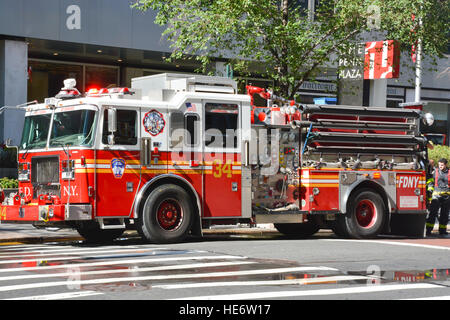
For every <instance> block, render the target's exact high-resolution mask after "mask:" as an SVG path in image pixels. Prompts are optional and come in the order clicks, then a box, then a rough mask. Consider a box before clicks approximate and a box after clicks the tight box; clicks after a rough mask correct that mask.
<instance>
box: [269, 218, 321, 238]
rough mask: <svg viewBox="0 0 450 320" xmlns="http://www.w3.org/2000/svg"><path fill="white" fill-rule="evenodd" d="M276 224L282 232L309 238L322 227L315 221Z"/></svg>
mask: <svg viewBox="0 0 450 320" xmlns="http://www.w3.org/2000/svg"><path fill="white" fill-rule="evenodd" d="M274 226H275V228H276V229H277V230H278V231H279V232H280V233H282V234H284V235H287V236H290V237H296V238H308V237H310V236H312V235H313V234H315V233H316V232H317V231H319V229H320V226H319V225H318V224H317V223H315V222H314V221H307V222H304V223H275V224H274Z"/></svg>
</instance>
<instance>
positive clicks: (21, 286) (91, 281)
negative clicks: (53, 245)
mask: <svg viewBox="0 0 450 320" xmlns="http://www.w3.org/2000/svg"><path fill="white" fill-rule="evenodd" d="M311 270H314V271H317V270H336V269H334V268H328V267H291V268H273V269H260V270H244V271H229V272H228V271H225V272H208V273H188V274H171V275H157V276H140V277H121V278H101V279H89V280H70V281H68V280H65V281H55V282H41V283H28V284H18V285H10V286H3V287H0V292H5V291H14V290H24V289H33V288H48V287H58V286H68V285H70V286H81V285H88V284H101V283H114V282H134V281H148V280H173V279H195V278H205V277H207V278H211V277H226V276H243V275H256V274H273V273H276V274H279V273H288V272H298V271H311Z"/></svg>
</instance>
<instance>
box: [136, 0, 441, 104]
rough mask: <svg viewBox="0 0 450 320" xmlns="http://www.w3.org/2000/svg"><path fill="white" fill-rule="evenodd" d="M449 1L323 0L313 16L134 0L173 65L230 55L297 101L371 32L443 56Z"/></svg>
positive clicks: (219, 2)
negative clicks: (150, 16)
mask: <svg viewBox="0 0 450 320" xmlns="http://www.w3.org/2000/svg"><path fill="white" fill-rule="evenodd" d="M449 1H450V0H395V1H394V0H321V1H319V5H318V7H316V12H315V13H314V15H313V14H311V13H310V12H308V11H305V10H304V9H302V7H301V6H299V5H298V3H299V2H298V1H294V0H214V1H211V0H190V1H186V0H135V2H134V4H133V5H132V7H134V8H137V9H140V10H143V11H146V10H148V9H152V10H156V11H157V15H156V18H155V23H157V24H159V25H163V26H165V27H166V29H165V31H164V34H163V35H164V36H165V37H166V38H167V40H168V41H169V42H170V43H171V47H172V49H173V53H172V55H171V57H170V59H171V60H176V59H181V58H183V59H185V58H192V59H197V60H198V61H200V62H201V64H202V68H203V69H202V70H201V71H202V72H207V71H208V68H210V66H211V62H212V61H213V60H214V59H217V58H226V59H229V60H231V63H232V65H233V69H234V70H236V71H237V72H239V73H240V74H241V75H245V74H246V73H248V72H250V71H249V70H251V72H252V74H254V75H256V74H257V75H260V76H262V77H265V78H269V79H273V80H275V83H276V87H275V88H274V89H275V91H276V92H277V93H279V94H282V95H283V96H286V97H289V98H293V97H294V95H295V93H296V92H297V91H298V89H299V88H300V86H301V84H302V83H303V82H304V81H305V80H309V81H311V80H314V79H315V78H316V77H317V76H318V75H319V74H320V73H321V72H322V70H321V68H322V67H324V66H333V67H337V66H336V63H335V62H336V59H337V57H339V58H340V59H346V60H348V61H350V60H353V59H354V55H353V53H352V51H351V50H349V49H350V48H352V47H353V46H354V44H355V43H360V42H362V39H363V35H366V36H367V34H368V32H371V33H370V40H372V41H375V40H386V39H389V40H398V41H399V42H400V43H401V47H402V48H403V49H404V50H408V51H410V50H411V46H412V45H413V44H415V43H416V42H417V40H418V39H419V37H420V38H421V39H423V52H424V54H425V55H428V56H429V57H435V56H442V54H443V53H445V52H446V50H447V38H448V36H447V32H448V30H449V21H448V20H449V19H448V16H449V12H450V5H449ZM374 7H375V8H378V9H377V10H376V11H375V13H374V10H373V8H374ZM377 14H379V15H378V16H379V17H380V19H378V20H380V21H379V23H378V24H376V25H377V27H379V29H378V30H373V23H371V21H372V20H373V19H377ZM412 14H414V15H415V17H416V18H415V19H414V20H413V19H412ZM374 15H375V18H374ZM419 17H422V21H423V23H422V25H419Z"/></svg>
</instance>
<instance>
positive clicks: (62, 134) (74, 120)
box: [50, 110, 96, 147]
mask: <svg viewBox="0 0 450 320" xmlns="http://www.w3.org/2000/svg"><path fill="white" fill-rule="evenodd" d="M95 114H96V113H95V111H93V110H76V111H67V112H56V113H55V117H54V119H53V127H52V130H51V136H50V147H56V146H65V145H71V146H86V145H90V144H92V142H93V137H94V134H93V132H94V120H95Z"/></svg>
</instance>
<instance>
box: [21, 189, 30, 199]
mask: <svg viewBox="0 0 450 320" xmlns="http://www.w3.org/2000/svg"><path fill="white" fill-rule="evenodd" d="M19 194H24V195H25V197H28V196H31V189H30V187H20V188H19Z"/></svg>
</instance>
